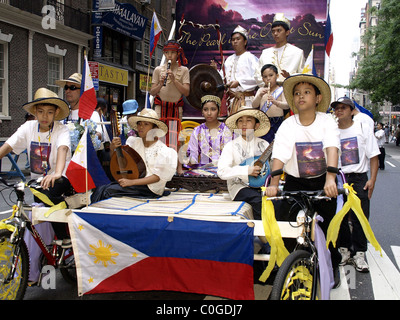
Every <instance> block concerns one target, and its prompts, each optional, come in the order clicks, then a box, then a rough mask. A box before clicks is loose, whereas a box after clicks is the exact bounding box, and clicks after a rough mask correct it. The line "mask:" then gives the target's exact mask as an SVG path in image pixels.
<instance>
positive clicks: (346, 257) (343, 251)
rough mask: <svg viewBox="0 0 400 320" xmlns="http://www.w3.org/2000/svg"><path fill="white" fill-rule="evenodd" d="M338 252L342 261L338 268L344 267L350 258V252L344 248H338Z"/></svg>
mask: <svg viewBox="0 0 400 320" xmlns="http://www.w3.org/2000/svg"><path fill="white" fill-rule="evenodd" d="M339 252H340V254H341V256H342V260H341V261H340V263H339V266H344V265H346V264H347V263H348V261H349V258H350V251H349V249H347V248H344V247H340V248H339Z"/></svg>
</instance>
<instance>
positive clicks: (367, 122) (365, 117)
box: [353, 111, 375, 132]
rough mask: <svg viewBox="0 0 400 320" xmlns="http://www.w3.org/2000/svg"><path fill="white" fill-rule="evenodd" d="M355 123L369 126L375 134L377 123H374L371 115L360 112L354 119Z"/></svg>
mask: <svg viewBox="0 0 400 320" xmlns="http://www.w3.org/2000/svg"><path fill="white" fill-rule="evenodd" d="M353 121H357V122H361V123H363V124H365V125H366V126H369V127H370V128H371V130H372V132H374V129H375V123H374V120H372V118H371V117H370V116H369V115H367V114H365V113H363V112H361V111H359V112H358V113H357V114H356V115H355V116H354V117H353Z"/></svg>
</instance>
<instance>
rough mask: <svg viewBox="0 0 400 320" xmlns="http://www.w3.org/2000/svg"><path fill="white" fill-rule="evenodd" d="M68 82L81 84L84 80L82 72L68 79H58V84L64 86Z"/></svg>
mask: <svg viewBox="0 0 400 320" xmlns="http://www.w3.org/2000/svg"><path fill="white" fill-rule="evenodd" d="M67 82H72V83H76V84H77V85H79V86H80V85H81V82H82V75H81V74H80V73H74V74H73V75H71V76H70V77H69V78H68V79H61V80H56V85H58V86H60V87H64V86H65V85H66V83H67Z"/></svg>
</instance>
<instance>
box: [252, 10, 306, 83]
mask: <svg viewBox="0 0 400 320" xmlns="http://www.w3.org/2000/svg"><path fill="white" fill-rule="evenodd" d="M271 33H272V36H273V37H274V41H275V46H273V47H271V48H267V49H264V50H263V51H262V53H261V56H260V59H259V62H258V67H257V69H256V72H255V74H254V77H255V79H256V82H257V85H258V86H259V87H263V86H264V82H263V80H262V76H261V68H262V67H263V66H264V65H266V64H273V65H274V66H276V67H277V68H278V75H279V77H278V83H282V82H283V81H284V80H285V79H286V78H287V77H289V76H290V75H293V74H295V73H302V71H303V66H304V52H303V50H301V49H299V48H297V47H296V46H294V45H292V44H290V43H288V41H287V37H288V36H289V34H290V22H289V20H288V19H287V18H286V17H285V15H284V14H283V13H277V14H276V15H275V17H274V20H273V22H272V26H271Z"/></svg>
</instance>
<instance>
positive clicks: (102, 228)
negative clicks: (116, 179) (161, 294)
mask: <svg viewBox="0 0 400 320" xmlns="http://www.w3.org/2000/svg"><path fill="white" fill-rule="evenodd" d="M70 219H71V220H70V223H69V226H70V231H71V239H72V242H73V246H74V255H75V260H76V266H77V275H78V291H79V295H82V294H93V293H106V292H123V291H149V290H170V291H181V292H191V293H199V294H208V295H214V296H221V297H226V298H229V299H246V300H250V299H254V289H253V255H254V251H253V250H254V248H253V240H254V236H253V228H252V227H251V226H248V225H247V223H242V222H239V223H238V222H215V221H202V220H194V219H185V218H180V217H173V218H172V217H165V216H163V217H160V216H137V215H128V214H124V215H117V214H102V213H89V212H80V211H76V212H74V213H73V214H71V217H70Z"/></svg>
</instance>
